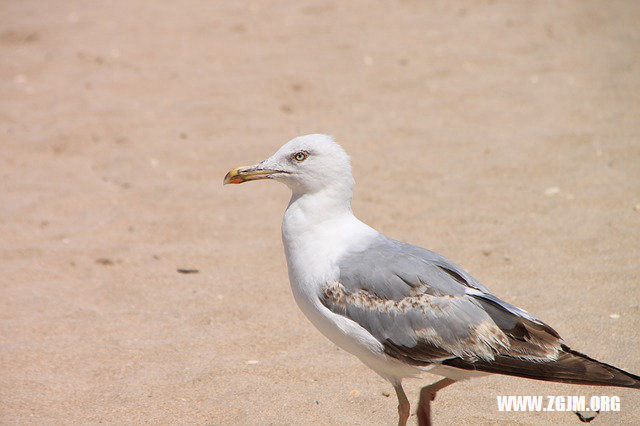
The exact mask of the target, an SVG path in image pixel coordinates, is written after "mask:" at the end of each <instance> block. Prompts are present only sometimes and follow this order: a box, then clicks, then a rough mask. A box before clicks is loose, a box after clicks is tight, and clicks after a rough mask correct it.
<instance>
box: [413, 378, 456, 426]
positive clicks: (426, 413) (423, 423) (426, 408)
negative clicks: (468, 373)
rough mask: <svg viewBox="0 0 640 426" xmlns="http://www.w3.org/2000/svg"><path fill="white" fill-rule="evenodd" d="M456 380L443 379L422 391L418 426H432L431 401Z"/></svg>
mask: <svg viewBox="0 0 640 426" xmlns="http://www.w3.org/2000/svg"><path fill="white" fill-rule="evenodd" d="M455 382H456V381H455V380H451V379H442V380H440V381H437V382H435V383H433V384H430V385H429V386H425V387H423V388H422V389H421V390H420V402H419V403H418V411H417V413H416V414H417V415H418V425H420V426H431V401H433V400H434V399H436V392H438V391H439V390H440V389H442V388H445V387H447V386H449V385H450V384H452V383H455Z"/></svg>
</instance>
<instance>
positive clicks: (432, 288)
mask: <svg viewBox="0 0 640 426" xmlns="http://www.w3.org/2000/svg"><path fill="white" fill-rule="evenodd" d="M260 179H272V180H275V181H278V182H281V183H284V184H285V185H287V186H288V187H289V188H290V189H291V193H292V195H291V200H290V201H289V205H288V207H287V210H286V212H285V213H284V218H283V221H282V241H283V244H284V251H285V255H286V259H287V267H288V272H289V281H290V283H291V290H292V293H293V296H294V298H295V301H296V303H297V304H298V306H299V307H300V309H301V310H302V312H303V313H304V314H305V316H306V317H307V318H308V319H309V321H311V323H312V324H313V325H314V326H315V327H316V328H317V329H318V330H319V331H320V332H321V333H322V334H323V335H324V336H326V337H327V338H328V339H329V340H331V341H332V342H333V343H335V344H336V345H337V346H339V347H340V348H342V349H344V350H345V351H347V352H349V353H351V354H353V355H355V356H356V357H357V358H359V359H360V360H361V361H362V362H363V363H364V364H365V365H366V366H368V367H369V368H371V369H372V370H373V371H375V372H376V373H377V374H378V375H380V376H381V377H382V378H384V379H386V380H387V381H389V382H390V383H391V385H392V386H393V388H394V390H395V392H396V395H397V398H398V424H399V425H401V426H403V425H406V423H407V419H408V418H409V416H410V404H409V401H408V399H407V396H406V394H405V392H404V390H403V388H402V380H403V379H405V378H409V377H419V376H420V375H421V373H424V372H429V373H432V374H435V375H438V376H441V377H443V378H442V379H441V380H439V381H437V382H435V383H433V384H431V385H428V386H425V387H423V388H422V389H421V391H420V397H419V402H418V408H417V412H416V414H417V418H418V423H419V424H420V425H430V424H431V401H433V400H434V398H435V396H436V393H437V392H438V391H439V390H440V389H442V388H444V387H446V386H449V385H451V384H453V383H455V382H457V381H461V380H465V379H468V378H472V377H477V376H482V375H487V374H505V375H510V376H516V377H524V378H528V379H537V380H545V381H551V382H562V383H572V384H582V385H600V386H619V387H627V388H636V389H640V377H639V376H636V375H634V374H631V373H628V372H626V371H623V370H621V369H619V368H617V367H614V366H611V365H608V364H605V363H602V362H600V361H597V360H595V359H592V358H590V357H588V356H586V355H584V354H582V353H580V352H577V351H575V350H573V349H571V348H570V347H568V346H567V345H565V344H564V342H563V340H562V338H561V337H560V335H559V334H558V333H557V332H556V331H555V330H554V329H553V328H551V327H550V326H549V325H547V324H545V323H544V322H542V321H541V320H539V319H538V318H536V317H535V316H533V315H531V314H530V313H528V312H527V311H525V310H523V309H520V308H518V307H516V306H514V305H511V304H509V303H507V302H505V301H503V300H502V299H499V298H498V297H496V296H494V295H493V294H492V293H491V292H490V291H489V290H488V289H487V288H486V287H485V286H483V285H482V284H480V283H479V282H478V281H477V280H476V279H475V278H473V277H472V276H471V275H469V274H468V273H467V272H466V271H465V270H464V269H462V268H460V267H459V266H458V265H456V264H455V263H453V262H451V261H450V260H448V259H446V258H445V257H443V256H441V255H439V254H437V253H434V252H432V251H430V250H427V249H424V248H421V247H417V246H414V245H411V244H407V243H404V242H400V241H396V240H393V239H391V238H388V237H386V236H384V235H383V234H381V233H380V232H378V231H376V230H375V229H373V228H372V227H370V226H368V225H366V224H365V223H363V222H361V221H360V220H358V219H357V218H356V217H355V216H354V214H353V211H352V209H351V199H352V194H353V187H354V184H355V181H354V179H353V175H352V172H351V160H350V158H349V156H348V155H347V153H346V152H345V151H344V149H343V148H342V147H341V146H340V145H338V144H337V143H336V142H335V141H334V140H333V138H332V137H330V136H327V135H322V134H311V135H305V136H300V137H297V138H294V139H292V140H291V141H289V142H287V143H286V144H284V145H283V146H282V147H281V148H280V149H279V150H278V151H277V152H276V153H275V154H273V155H272V156H271V157H269V158H267V159H266V160H264V161H262V162H261V163H258V164H256V165H254V166H248V167H237V168H235V169H233V170H231V171H230V172H229V173H227V175H226V176H225V177H224V184H239V183H243V182H248V181H254V180H260Z"/></svg>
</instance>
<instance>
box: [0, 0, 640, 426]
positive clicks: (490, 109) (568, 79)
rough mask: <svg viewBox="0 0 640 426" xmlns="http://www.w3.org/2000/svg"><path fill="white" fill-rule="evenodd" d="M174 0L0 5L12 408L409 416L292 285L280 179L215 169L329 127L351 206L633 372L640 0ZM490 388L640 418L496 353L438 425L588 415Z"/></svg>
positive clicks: (2, 226)
mask: <svg viewBox="0 0 640 426" xmlns="http://www.w3.org/2000/svg"><path fill="white" fill-rule="evenodd" d="M158 3H160V2H143V1H115V2H81V1H66V2H61V1H60V2H55V1H51V2H43V1H25V0H22V1H4V2H2V4H1V6H0V10H1V13H0V29H1V30H0V93H1V94H0V98H1V101H0V144H1V145H0V147H1V148H2V152H1V154H0V188H1V190H0V237H1V238H0V318H1V319H0V423H4V424H7V423H10V424H11V423H57V424H59V423H96V422H108V423H113V422H117V423H142V422H151V423H199V424H202V423H213V424H247V423H289V424H329V423H332V424H337V423H349V424H363V425H364V424H393V423H395V421H396V409H395V406H396V401H395V398H394V395H393V391H392V389H391V387H390V386H389V385H388V384H387V383H385V382H384V381H383V380H382V379H380V378H378V377H377V376H376V375H375V374H374V373H372V372H371V371H369V370H368V369H366V368H365V367H364V366H363V365H361V364H360V363H359V361H358V360H356V359H355V358H353V357H352V356H350V355H349V354H347V353H345V352H344V351H342V350H339V349H337V348H336V347H335V346H334V345H333V344H332V343H330V342H329V341H327V340H326V339H325V338H324V337H322V336H321V335H320V334H319V333H318V332H317V331H316V330H315V329H314V328H313V327H312V326H311V325H310V324H309V323H308V322H307V321H306V319H305V318H304V317H303V316H302V314H301V313H300V312H299V310H298V308H297V307H296V306H295V303H294V301H293V298H292V296H291V292H290V289H289V284H288V279H287V273H286V265H285V259H284V255H283V252H282V246H281V241H280V220H281V216H282V212H283V211H284V208H285V206H286V203H287V201H288V196H289V194H288V190H287V189H286V188H285V187H283V186H280V185H277V184H276V183H273V182H258V183H253V184H246V185H242V186H234V187H224V188H223V187H222V185H221V183H222V177H223V176H224V174H225V173H226V172H227V170H228V169H230V168H231V167H233V166H236V165H239V164H246V163H253V162H256V161H259V160H261V159H263V158H265V157H267V156H269V155H270V154H271V153H272V152H273V151H274V150H275V149H277V148H278V147H279V146H280V145H281V144H282V143H284V142H285V141H287V140H288V139H290V138H292V137H294V136H296V135H298V134H304V133H311V132H318V131H320V132H325V133H331V134H333V135H335V136H336V137H337V138H338V140H339V141H340V142H341V143H342V144H343V145H344V146H345V148H346V149H347V150H348V152H349V153H350V154H351V155H352V157H353V163H354V172H355V177H356V181H357V183H358V185H357V187H356V194H355V200H354V210H355V212H356V214H358V216H359V217H360V218H361V219H363V220H364V221H365V222H367V223H369V224H371V225H372V226H374V227H376V228H377V229H379V230H381V231H382V232H384V233H386V234H387V235H389V236H392V237H394V238H397V239H401V240H405V241H409V242H412V243H415V244H419V245H423V246H426V247H429V248H432V249H434V250H436V251H438V252H440V253H442V254H444V255H446V256H448V257H449V258H451V259H453V260H454V261H456V262H457V263H459V264H461V265H462V266H463V267H465V268H466V269H468V270H469V271H471V273H473V274H474V275H475V276H476V277H477V278H478V279H479V280H480V281H481V282H483V283H484V284H485V285H486V286H488V287H489V288H490V289H491V290H492V291H493V292H494V293H496V294H497V295H499V296H500V297H502V298H504V299H506V300H508V301H510V302H512V303H515V304H517V305H520V306H521V307H523V308H525V309H527V310H529V311H530V312H532V313H534V314H536V315H538V316H539V317H540V318H542V319H543V320H545V321H547V322H548V323H550V324H551V325H552V326H554V327H555V328H556V329H557V330H558V331H559V332H560V333H561V335H562V336H563V337H564V338H565V340H566V342H567V343H568V344H569V345H571V346H572V347H574V348H575V349H578V350H581V351H584V352H587V353H588V354H590V355H591V356H593V357H595V358H598V359H600V360H602V361H606V362H609V363H612V364H615V365H617V366H619V367H621V368H625V369H628V370H630V371H633V372H635V373H640V354H639V353H640V350H639V349H640V348H639V343H638V342H639V340H638V334H639V331H638V330H640V308H639V303H640V281H639V279H640V55H639V52H640V26H638V22H640V3H638V2H635V1H627V2H620V1H614V2H596V1H591V2H585V1H561V2H555V1H554V2H513V1H491V2H478V1H474V2H469V3H459V4H457V5H455V6H454V5H453V3H452V2H418V1H401V2H370V1H349V2H337V1H329V2H311V1H302V2H299V1H279V2H272V3H271V4H269V5H267V3H266V2H259V1H254V2H252V3H251V2H232V1H228V2H207V1H200V2H199V1H181V2H179V6H178V3H174V2H164V4H162V5H161V4H158ZM345 3H346V4H345ZM388 3H392V4H388ZM177 268H195V269H198V270H199V273H194V274H181V273H178V272H177ZM433 379H434V377H430V376H425V378H424V379H423V380H411V381H407V382H406V384H405V388H406V389H407V392H408V393H409V396H410V398H411V400H412V401H414V402H415V401H416V392H417V390H418V389H419V387H420V386H421V385H424V384H427V383H429V382H430V381H431V380H433ZM385 392H390V393H391V396H390V397H386V396H385V395H383V393H385ZM500 394H515V395H523V394H524V395H576V394H577V395H586V396H587V397H589V396H591V395H601V394H602V395H619V396H620V397H621V399H622V403H621V411H620V412H618V413H602V414H601V416H600V417H599V418H598V419H597V420H596V423H593V424H621V423H627V424H633V423H635V424H638V423H640V412H639V411H638V406H640V392H637V391H636V392H634V391H629V390H622V389H615V388H593V387H578V386H568V385H557V384H548V383H542V382H535V381H529V380H523V379H512V378H505V377H497V376H494V377H489V378H483V379H478V380H475V381H471V382H467V383H462V384H457V385H455V386H451V387H449V388H447V389H446V390H444V391H442V392H441V393H440V394H439V395H438V399H437V400H436V403H435V408H434V410H435V415H436V421H437V423H438V424H452V423H454V422H455V423H457V424H479V423H481V424H490V423H497V422H505V423H508V424H544V423H547V424H552V423H553V424H557V423H567V424H579V423H578V422H577V420H576V418H575V416H574V415H573V414H571V413H501V412H498V411H497V407H496V395H500ZM414 419H415V417H414ZM414 421H415V420H414Z"/></svg>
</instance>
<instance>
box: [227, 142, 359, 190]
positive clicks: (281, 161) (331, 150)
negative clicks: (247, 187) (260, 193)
mask: <svg viewBox="0 0 640 426" xmlns="http://www.w3.org/2000/svg"><path fill="white" fill-rule="evenodd" d="M258 179H274V180H277V181H279V182H282V183H284V184H286V185H287V186H288V187H289V188H291V191H292V192H293V194H294V196H295V195H303V194H310V193H316V192H320V191H330V192H335V196H340V197H347V198H349V199H351V193H352V190H353V184H354V181H353V175H352V174H351V162H350V160H349V156H348V155H347V153H346V152H345V151H344V149H342V147H341V146H340V145H338V144H337V143H336V142H335V141H334V140H333V138H332V137H331V136H327V135H321V134H312V135H305V136H299V137H297V138H295V139H292V140H290V141H289V142H287V143H286V144H284V145H283V146H282V147H281V148H280V149H279V150H278V151H277V152H276V153H275V154H273V155H272V156H271V157H269V158H267V159H266V160H264V161H262V162H260V163H259V164H256V165H254V166H249V167H237V168H235V169H233V170H231V171H230V172H229V173H227V175H226V176H225V178H224V183H225V184H227V183H243V182H247V181H250V180H258Z"/></svg>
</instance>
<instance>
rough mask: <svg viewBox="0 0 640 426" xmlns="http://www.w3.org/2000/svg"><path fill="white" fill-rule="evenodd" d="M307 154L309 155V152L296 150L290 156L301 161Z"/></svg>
mask: <svg viewBox="0 0 640 426" xmlns="http://www.w3.org/2000/svg"><path fill="white" fill-rule="evenodd" d="M308 156H309V153H307V152H306V151H298V152H296V153H295V154H293V155H292V156H291V158H292V159H294V160H296V161H297V162H301V161H304V160H306V159H307V157H308Z"/></svg>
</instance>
